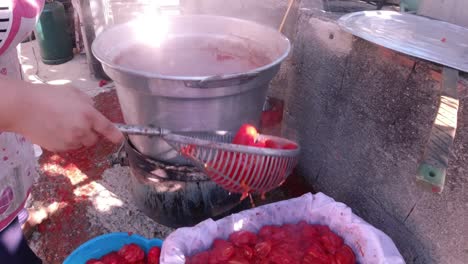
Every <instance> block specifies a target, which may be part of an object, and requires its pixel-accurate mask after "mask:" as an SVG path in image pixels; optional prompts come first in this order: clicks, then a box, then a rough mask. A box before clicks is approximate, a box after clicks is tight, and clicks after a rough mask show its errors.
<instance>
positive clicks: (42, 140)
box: [13, 84, 123, 151]
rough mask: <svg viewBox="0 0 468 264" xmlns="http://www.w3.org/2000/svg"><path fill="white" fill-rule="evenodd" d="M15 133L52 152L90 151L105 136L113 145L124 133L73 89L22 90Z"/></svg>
mask: <svg viewBox="0 0 468 264" xmlns="http://www.w3.org/2000/svg"><path fill="white" fill-rule="evenodd" d="M20 90H21V91H22V92H20V93H19V95H21V96H22V98H19V99H18V100H17V101H19V102H20V103H21V104H22V105H20V106H18V107H15V109H18V110H17V111H18V113H16V114H15V116H17V117H18V118H17V120H16V121H15V122H14V125H13V127H14V129H13V130H14V131H15V132H18V133H20V134H22V135H23V136H25V137H26V138H27V139H28V140H30V141H32V142H33V143H35V144H38V145H40V146H42V147H44V148H45V149H48V150H50V151H66V150H72V149H77V148H81V147H83V146H85V147H90V146H92V145H94V144H95V143H96V141H97V140H98V135H99V134H100V135H102V136H104V137H105V138H107V139H108V140H110V141H111V142H113V143H116V144H118V143H120V142H122V140H123V135H122V133H121V132H120V131H119V130H118V129H117V128H116V127H115V126H114V125H113V123H112V122H110V121H109V120H108V119H107V118H105V117H104V116H103V115H102V114H101V113H100V112H99V111H97V110H96V109H95V108H94V107H93V101H92V100H91V98H90V97H88V96H87V95H86V94H84V93H82V92H81V91H79V90H77V89H74V88H72V87H69V86H66V85H62V86H52V85H30V84H27V85H26V86H25V89H20Z"/></svg>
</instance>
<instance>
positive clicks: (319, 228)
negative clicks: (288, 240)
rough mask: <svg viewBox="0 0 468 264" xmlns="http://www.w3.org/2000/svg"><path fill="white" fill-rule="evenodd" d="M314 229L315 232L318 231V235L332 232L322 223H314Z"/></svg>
mask: <svg viewBox="0 0 468 264" xmlns="http://www.w3.org/2000/svg"><path fill="white" fill-rule="evenodd" d="M314 227H315V229H317V232H319V234H320V235H324V234H328V233H330V232H332V231H331V230H330V228H329V227H328V226H324V225H315V226H314Z"/></svg>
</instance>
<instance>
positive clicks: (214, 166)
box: [116, 124, 300, 193]
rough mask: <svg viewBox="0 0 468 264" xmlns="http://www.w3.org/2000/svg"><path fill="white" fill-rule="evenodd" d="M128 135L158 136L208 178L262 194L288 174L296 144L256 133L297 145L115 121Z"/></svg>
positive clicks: (263, 137) (233, 189)
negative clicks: (249, 142) (251, 142)
mask: <svg viewBox="0 0 468 264" xmlns="http://www.w3.org/2000/svg"><path fill="white" fill-rule="evenodd" d="M116 126H117V128H118V129H119V130H120V131H121V132H123V133H125V134H130V135H144V136H160V137H162V138H163V139H164V140H165V141H167V143H168V144H169V145H171V146H172V147H173V148H174V149H175V150H177V151H178V152H179V153H180V154H182V155H183V156H184V157H187V158H188V159H190V160H191V161H192V162H193V163H194V164H195V165H196V166H197V167H199V168H200V169H202V170H203V171H204V172H205V173H206V174H207V175H208V177H210V178H211V179H212V180H213V181H214V182H216V183H217V184H218V185H220V186H221V187H223V188H224V189H226V190H228V191H230V192H233V193H252V192H257V193H265V192H268V191H270V190H272V189H274V188H276V187H278V186H279V185H281V184H282V183H283V182H284V181H285V180H286V178H287V177H288V176H289V175H290V174H291V172H292V170H293V169H294V167H295V166H296V165H297V162H298V155H299V152H300V148H299V145H298V144H297V143H295V142H293V141H291V140H288V139H284V138H280V137H275V136H269V135H259V136H258V139H259V140H273V141H274V142H276V143H277V144H278V145H279V146H284V145H287V144H295V145H297V148H296V149H270V148H259V147H251V146H243V145H236V144H231V142H232V140H233V138H234V133H232V132H228V131H216V132H177V133H175V132H174V133H173V132H171V131H170V130H167V129H162V128H154V127H149V126H137V125H123V124H116Z"/></svg>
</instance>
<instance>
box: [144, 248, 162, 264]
mask: <svg viewBox="0 0 468 264" xmlns="http://www.w3.org/2000/svg"><path fill="white" fill-rule="evenodd" d="M160 256H161V249H160V248H159V247H152V248H150V250H149V251H148V260H147V264H159V258H160Z"/></svg>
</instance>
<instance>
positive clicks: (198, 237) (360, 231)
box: [161, 193, 405, 264]
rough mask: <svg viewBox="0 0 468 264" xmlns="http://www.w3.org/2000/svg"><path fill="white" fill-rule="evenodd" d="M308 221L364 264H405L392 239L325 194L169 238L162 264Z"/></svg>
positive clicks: (262, 208)
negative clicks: (234, 238)
mask: <svg viewBox="0 0 468 264" xmlns="http://www.w3.org/2000/svg"><path fill="white" fill-rule="evenodd" d="M302 220H304V221H306V222H308V223H310V224H323V225H328V226H329V227H330V229H331V230H333V231H334V232H335V233H337V234H338V235H340V236H341V237H343V239H344V240H345V242H346V244H348V245H349V246H351V248H352V249H353V251H354V252H355V254H356V258H357V261H358V263H361V264H387V263H388V264H402V263H405V261H404V259H403V257H402V256H401V254H400V252H399V251H398V249H397V247H396V246H395V244H394V243H393V241H392V239H391V238H390V237H388V236H387V235H386V234H384V233H383V232H382V231H380V230H378V229H376V228H375V227H373V226H371V225H370V224H368V223H367V222H365V221H364V220H363V219H361V218H360V217H358V216H357V215H355V214H353V213H352V211H351V208H349V207H348V206H346V205H345V204H343V203H339V202H336V201H335V200H333V199H332V198H330V197H328V196H326V195H325V194H323V193H318V194H315V195H313V194H305V195H303V196H301V197H299V198H294V199H290V200H287V201H281V202H277V203H273V204H268V205H264V206H260V207H257V208H254V209H250V210H246V211H243V212H241V213H238V214H233V215H231V216H228V217H225V218H223V219H220V220H218V221H213V220H211V219H208V220H205V221H203V222H201V223H200V224H198V225H196V226H194V227H187V228H180V229H177V230H176V231H175V232H173V233H172V234H170V235H169V236H168V237H167V239H166V240H164V244H163V247H162V253H161V263H162V264H183V263H185V256H192V255H193V254H196V253H198V252H200V251H204V250H207V249H209V248H210V247H211V243H212V242H213V240H214V239H215V238H222V239H227V238H228V236H229V234H231V233H232V232H235V231H238V230H248V231H252V232H257V231H258V230H260V228H261V227H262V226H264V225H282V224H286V223H297V222H299V221H302Z"/></svg>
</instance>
